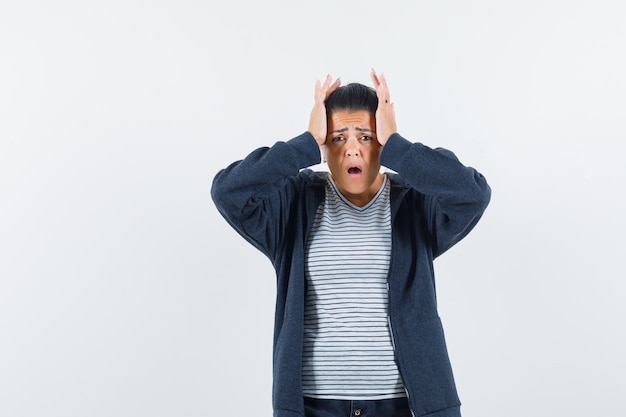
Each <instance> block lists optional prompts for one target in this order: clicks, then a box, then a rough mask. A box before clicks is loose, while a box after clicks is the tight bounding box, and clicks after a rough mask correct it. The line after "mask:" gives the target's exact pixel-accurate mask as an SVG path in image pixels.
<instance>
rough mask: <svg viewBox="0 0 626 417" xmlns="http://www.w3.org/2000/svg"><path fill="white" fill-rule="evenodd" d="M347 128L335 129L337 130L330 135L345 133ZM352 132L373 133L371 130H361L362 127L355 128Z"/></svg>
mask: <svg viewBox="0 0 626 417" xmlns="http://www.w3.org/2000/svg"><path fill="white" fill-rule="evenodd" d="M347 130H348V128H347V127H343V128H341V129H337V130H333V131H331V132H330V133H343V132H345V131H347ZM354 130H356V131H358V132H370V133H371V132H373V130H372V129H367V128H363V127H355V128H354Z"/></svg>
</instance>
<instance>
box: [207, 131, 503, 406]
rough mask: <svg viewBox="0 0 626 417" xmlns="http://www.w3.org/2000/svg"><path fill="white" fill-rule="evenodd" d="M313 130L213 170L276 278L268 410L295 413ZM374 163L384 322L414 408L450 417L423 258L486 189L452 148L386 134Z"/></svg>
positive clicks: (445, 368)
mask: <svg viewBox="0 0 626 417" xmlns="http://www.w3.org/2000/svg"><path fill="white" fill-rule="evenodd" d="M319 162H320V151H319V147H318V145H317V142H316V141H315V139H314V138H313V136H312V135H311V134H310V133H308V132H305V133H303V134H302V135H300V136H297V137H295V138H293V139H291V140H289V141H287V142H277V143H276V144H275V145H274V146H272V147H269V148H268V147H264V148H260V149H257V150H255V151H254V152H252V153H251V154H250V155H248V156H247V157H246V158H245V159H243V160H241V161H237V162H235V163H233V164H231V165H230V166H228V167H227V168H225V169H223V170H221V171H220V172H218V173H217V175H216V176H215V178H214V180H213V186H212V188H211V195H212V198H213V200H214V202H215V204H216V206H217V208H218V210H219V212H220V213H221V214H222V215H223V216H224V218H225V219H226V220H227V221H228V223H229V224H230V225H231V226H232V227H233V228H234V229H235V230H236V231H237V232H238V233H240V234H241V236H243V237H244V238H245V239H246V240H247V241H248V242H250V243H251V244H253V245H254V246H255V247H256V248H258V249H259V250H260V251H262V252H263V253H264V254H265V255H267V257H268V258H269V259H270V260H271V262H272V264H273V266H274V268H275V270H276V278H277V294H276V311H275V323H274V361H273V363H274V365H273V368H274V387H273V407H274V417H304V402H303V396H302V379H301V368H302V343H303V327H304V299H305V291H306V280H305V277H304V259H305V250H304V247H305V243H306V239H307V235H308V233H309V231H310V229H311V225H312V222H313V220H314V218H315V213H316V210H317V208H318V206H319V205H320V203H321V202H322V201H323V199H324V185H325V181H326V175H328V174H327V173H324V172H313V171H311V170H308V169H304V168H306V167H309V166H312V165H315V164H318V163H319ZM381 165H383V166H385V167H388V168H390V169H391V170H393V171H395V172H397V174H387V175H388V176H389V178H390V180H391V215H392V253H391V264H390V268H389V276H388V284H389V307H388V310H389V322H390V326H391V333H392V337H393V341H394V347H395V351H396V359H397V362H398V366H399V368H400V373H401V375H402V379H403V381H404V385H405V387H406V390H407V395H408V398H409V404H410V406H411V410H412V411H413V413H414V414H415V415H416V416H428V417H458V416H460V401H459V398H458V396H457V392H456V387H455V384H454V378H453V374H452V367H451V365H450V361H449V359H448V353H447V349H446V345H445V340H444V334H443V328H442V325H441V321H440V319H439V316H438V313H437V302H436V294H435V280H434V273H433V259H435V258H436V257H437V256H439V255H441V254H442V253H443V252H445V251H446V250H447V249H449V248H450V247H451V246H452V245H454V244H455V243H457V242H458V241H459V240H461V239H462V238H463V237H464V236H465V235H466V234H467V233H469V231H470V230H471V229H472V228H473V227H474V226H475V225H476V223H477V222H478V220H479V219H480V217H481V216H482V214H483V212H484V210H485V208H486V207H487V204H488V203H489V199H490V195H491V189H490V188H489V186H488V185H487V182H486V180H485V178H484V177H483V176H482V175H481V174H480V173H478V172H477V171H476V170H475V169H473V168H470V167H466V166H464V165H462V164H461V163H460V162H459V161H458V159H457V158H456V157H455V156H454V154H453V153H452V152H450V151H447V150H444V149H431V148H429V147H427V146H425V145H423V144H421V143H411V142H409V141H407V140H406V139H404V138H403V137H402V136H400V135H399V134H397V133H396V134H393V135H392V136H391V137H390V138H389V140H388V141H387V143H386V144H385V146H384V147H383V150H382V154H381Z"/></svg>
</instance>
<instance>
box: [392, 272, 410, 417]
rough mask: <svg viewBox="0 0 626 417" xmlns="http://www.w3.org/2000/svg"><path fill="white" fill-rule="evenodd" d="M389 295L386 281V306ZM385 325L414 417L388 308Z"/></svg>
mask: <svg viewBox="0 0 626 417" xmlns="http://www.w3.org/2000/svg"><path fill="white" fill-rule="evenodd" d="M390 296H391V293H390V291H389V281H387V304H390V303H389V300H390ZM387 324H388V326H389V334H390V335H391V347H392V348H393V352H394V354H395V356H396V358H397V359H398V360H397V362H398V363H397V365H398V372H400V379H402V385H404V392H405V393H406V399H407V402H408V404H409V411H410V412H411V416H413V417H415V413H414V412H413V407H411V396H410V395H409V390H408V389H407V387H406V383H405V382H404V377H403V376H402V368H401V366H400V360H399V359H400V358H399V357H398V350H397V349H396V340H395V337H394V335H393V327H392V326H391V314H389V306H388V307H387Z"/></svg>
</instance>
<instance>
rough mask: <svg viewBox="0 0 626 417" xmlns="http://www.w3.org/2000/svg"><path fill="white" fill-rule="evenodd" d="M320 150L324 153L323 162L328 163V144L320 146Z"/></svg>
mask: <svg viewBox="0 0 626 417" xmlns="http://www.w3.org/2000/svg"><path fill="white" fill-rule="evenodd" d="M320 152H321V153H322V162H323V163H326V159H327V157H328V146H326V144H324V145H322V146H320Z"/></svg>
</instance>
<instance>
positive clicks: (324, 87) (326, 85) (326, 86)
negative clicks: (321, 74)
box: [322, 74, 333, 92]
mask: <svg viewBox="0 0 626 417" xmlns="http://www.w3.org/2000/svg"><path fill="white" fill-rule="evenodd" d="M332 79H333V78H332V77H331V76H330V74H328V75H327V76H326V79H325V80H324V84H322V91H324V92H325V91H326V90H328V86H329V85H330V82H331V80H332Z"/></svg>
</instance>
